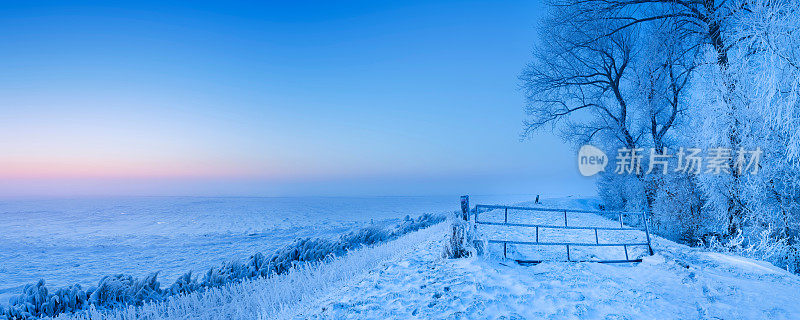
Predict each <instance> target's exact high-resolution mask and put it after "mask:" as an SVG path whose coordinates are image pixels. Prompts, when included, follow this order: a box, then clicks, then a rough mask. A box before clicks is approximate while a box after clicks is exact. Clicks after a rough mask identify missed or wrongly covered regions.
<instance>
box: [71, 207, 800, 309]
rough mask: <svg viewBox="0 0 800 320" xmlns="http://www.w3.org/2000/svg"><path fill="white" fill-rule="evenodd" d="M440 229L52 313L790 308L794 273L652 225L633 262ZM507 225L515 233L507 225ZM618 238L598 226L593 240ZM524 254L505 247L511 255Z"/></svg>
mask: <svg viewBox="0 0 800 320" xmlns="http://www.w3.org/2000/svg"><path fill="white" fill-rule="evenodd" d="M490 201H491V200H485V201H481V200H478V202H481V203H488V202H490ZM491 202H494V201H491ZM528 205H530V204H528ZM543 205H544V206H557V207H571V208H575V209H581V208H583V209H595V208H596V205H597V203H596V202H595V201H594V200H583V199H559V200H546V201H544V204H543ZM487 218H488V216H487ZM570 219H571V220H570V221H573V220H572V217H570ZM574 222H575V223H576V225H578V224H587V225H588V224H595V223H600V224H614V223H618V222H615V221H610V220H606V219H605V218H602V217H599V216H594V215H586V216H583V215H581V216H575V217H574ZM449 229H450V226H449V224H448V223H442V224H439V225H436V226H433V227H431V228H428V229H423V230H420V231H417V232H412V233H410V234H406V235H404V236H402V237H400V238H399V239H397V240H394V241H390V242H387V243H384V244H381V245H377V246H371V247H363V248H360V249H357V250H354V251H351V252H350V253H348V254H347V255H344V256H341V257H336V258H333V259H329V260H328V261H325V262H322V263H311V264H306V265H304V266H303V267H301V268H299V269H295V270H293V271H292V272H290V273H288V274H282V275H278V276H274V277H271V278H268V279H253V280H245V281H243V282H241V283H231V284H229V285H226V286H223V287H218V288H211V289H209V290H206V291H202V292H195V293H192V294H189V295H185V296H172V297H169V298H167V300H165V301H162V302H158V303H149V304H145V305H144V306H142V307H128V308H123V309H113V310H105V311H95V310H89V311H86V312H83V313H79V314H77V315H66V314H65V315H62V316H61V318H64V319H75V318H79V319H87V318H89V319H135V318H147V319H260V318H264V319H309V318H310V319H497V318H503V319H765V318H768V319H798V318H800V277H798V276H796V275H793V274H791V273H788V272H786V271H785V270H782V269H780V268H776V267H774V266H772V265H770V264H768V263H764V262H760V261H755V260H751V259H746V258H741V257H735V256H729V255H723V254H718V253H711V252H706V251H702V250H698V249H694V248H689V247H686V246H683V245H679V244H676V243H674V242H671V241H668V240H665V239H662V238H659V237H655V236H654V237H653V246H654V249H655V250H656V254H655V255H654V256H646V255H645V256H644V257H643V259H644V261H643V262H641V263H626V264H599V263H591V262H580V263H576V262H545V263H541V264H538V265H533V266H520V265H517V264H516V263H514V262H513V261H510V260H505V259H503V258H502V254H501V252H502V251H500V250H499V248H497V247H494V248H492V247H490V248H489V250H488V254H487V255H484V256H480V257H475V256H473V257H469V258H465V259H445V258H443V257H442V251H443V247H444V245H445V243H446V241H447V234H448V230H449ZM481 232H482V236H483V237H486V236H489V235H491V234H490V233H489V231H488V230H483V231H481ZM484 232H486V233H484ZM625 232H629V231H625ZM633 232H634V233H635V232H636V231H633ZM501 235H503V234H501V233H497V234H494V235H492V236H501ZM506 235H508V234H506ZM511 236H513V237H523V236H524V234H522V233H519V232H512V233H511ZM629 236H630V237H638V236H641V234H638V235H637V234H633V235H629ZM619 237H623V238H624V237H628V235H626V236H619ZM591 239H592V240H594V234H592V235H591ZM619 239H621V238H618V236H613V235H607V236H606V239H605V240H606V241H612V240H614V241H616V240H619ZM601 241H603V240H601ZM529 253H530V252H523V251H521V250H520V251H518V250H513V251H512V254H513V255H526V254H529ZM587 254H589V255H591V254H592V253H587ZM606 254H616V253H615V252H611V253H609V252H606ZM642 254H644V253H642ZM515 257H520V258H521V257H522V256H515Z"/></svg>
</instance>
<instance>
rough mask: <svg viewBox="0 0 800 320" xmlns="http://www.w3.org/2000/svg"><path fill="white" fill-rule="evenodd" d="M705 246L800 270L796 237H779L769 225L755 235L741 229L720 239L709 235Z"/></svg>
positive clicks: (799, 256) (790, 269) (792, 269)
mask: <svg viewBox="0 0 800 320" xmlns="http://www.w3.org/2000/svg"><path fill="white" fill-rule="evenodd" d="M703 244H704V245H705V247H706V248H708V249H710V250H713V251H718V252H725V253H732V254H736V255H740V256H743V257H748V258H752V259H757V260H764V261H767V262H770V263H772V264H774V265H776V266H779V267H782V268H785V269H786V270H787V271H789V272H794V273H798V272H800V255H798V249H800V248H798V245H797V239H796V238H794V239H792V238H787V237H781V236H780V235H779V234H777V233H775V232H774V231H773V229H772V228H771V227H769V226H768V227H767V228H766V229H764V230H762V231H761V232H759V233H758V234H757V235H753V236H745V235H744V234H743V233H742V232H741V230H740V231H739V233H737V234H736V236H734V237H730V238H728V239H721V238H717V237H710V238H709V239H708V241H707V242H706V243H703Z"/></svg>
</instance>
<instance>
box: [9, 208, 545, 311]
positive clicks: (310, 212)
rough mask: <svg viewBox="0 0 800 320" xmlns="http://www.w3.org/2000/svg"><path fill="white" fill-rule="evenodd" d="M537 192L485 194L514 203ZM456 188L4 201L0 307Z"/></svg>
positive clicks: (198, 260)
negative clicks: (37, 288)
mask: <svg viewBox="0 0 800 320" xmlns="http://www.w3.org/2000/svg"><path fill="white" fill-rule="evenodd" d="M530 197H531V196H529V195H527V196H485V197H480V196H476V197H475V198H477V199H484V200H487V201H492V202H495V201H499V202H505V203H510V202H515V201H520V200H522V199H530ZM457 208H458V197H457V196H441V197H364V198H344V197H313V198H312V197H307V198H232V197H226V198H207V197H124V198H78V199H4V200H0V305H3V304H5V303H7V302H8V299H9V297H10V296H12V295H14V294H18V293H21V291H22V288H23V286H24V285H25V284H29V283H34V282H36V281H38V280H39V279H44V280H45V281H46V283H47V285H48V287H50V288H57V287H61V286H65V285H70V284H75V283H77V284H81V285H83V286H84V287H88V286H91V285H97V282H98V281H99V280H100V279H101V278H102V277H103V276H106V275H111V274H120V273H123V274H129V275H133V276H135V277H143V276H145V275H147V274H148V273H151V272H155V271H160V273H159V277H158V278H159V280H160V281H161V282H162V283H172V282H173V281H174V280H175V279H176V278H177V277H178V276H180V275H181V274H183V273H185V272H187V271H190V270H194V271H195V273H196V274H197V273H198V272H199V273H202V272H203V271H204V270H206V269H208V268H210V267H216V266H219V265H221V264H222V263H223V262H225V261H230V260H241V259H246V258H247V257H248V256H250V255H252V254H253V253H256V252H262V253H265V254H269V253H272V252H273V251H275V250H276V249H277V248H280V247H282V246H284V245H286V244H288V243H290V242H292V241H293V240H294V239H296V238H298V237H335V236H338V235H340V234H342V233H344V232H347V231H350V230H353V229H357V228H359V227H362V226H364V225H366V224H369V223H370V222H371V221H372V222H374V223H377V224H388V223H394V222H396V221H399V220H400V219H402V218H403V217H405V216H406V215H411V216H418V215H420V214H422V213H441V212H450V211H453V210H456V209H457Z"/></svg>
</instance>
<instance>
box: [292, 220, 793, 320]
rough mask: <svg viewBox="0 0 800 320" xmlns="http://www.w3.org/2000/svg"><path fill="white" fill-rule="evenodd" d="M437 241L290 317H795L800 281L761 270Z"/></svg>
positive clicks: (718, 262) (674, 256)
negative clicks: (482, 254)
mask: <svg viewBox="0 0 800 320" xmlns="http://www.w3.org/2000/svg"><path fill="white" fill-rule="evenodd" d="M444 241H445V235H444V234H436V235H434V236H432V237H430V238H428V239H427V240H425V241H424V242H422V243H420V244H419V245H418V247H417V249H418V250H415V251H413V253H412V254H409V255H406V256H402V257H399V258H398V259H395V260H392V261H386V262H384V263H383V264H381V265H380V267H378V268H376V269H374V270H372V271H370V272H368V274H366V275H365V276H364V277H360V278H354V279H352V280H351V281H350V282H349V283H345V284H344V285H343V286H341V287H338V288H337V289H336V290H333V291H330V292H328V293H327V294H325V295H322V296H321V297H320V298H318V299H315V300H314V301H313V302H311V303H307V304H306V306H305V307H304V308H300V309H296V310H297V311H298V313H296V314H294V315H292V316H289V317H288V318H295V319H301V318H313V319H495V318H504V319H764V318H769V319H800V278H798V277H797V276H795V275H792V274H789V273H787V272H786V271H784V270H781V269H778V268H776V267H774V266H772V265H769V264H767V263H763V262H757V261H754V260H750V259H745V258H739V257H732V256H726V255H721V254H715V253H708V252H703V251H699V250H695V249H692V248H689V247H686V246H682V245H678V244H675V243H673V242H670V241H667V240H664V239H659V238H656V239H655V243H654V245H655V249H656V250H657V251H658V253H657V254H656V255H655V256H652V257H646V258H645V259H644V262H642V263H638V264H617V265H613V264H598V263H567V262H551V263H543V264H539V265H535V266H529V267H522V266H518V265H516V264H514V263H512V262H508V261H502V260H495V259H492V258H474V257H473V258H469V259H461V260H448V259H443V258H441V252H442V247H443V245H444Z"/></svg>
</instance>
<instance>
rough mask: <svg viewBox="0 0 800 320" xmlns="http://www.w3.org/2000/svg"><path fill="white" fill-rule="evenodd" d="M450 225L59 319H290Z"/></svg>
mask: <svg viewBox="0 0 800 320" xmlns="http://www.w3.org/2000/svg"><path fill="white" fill-rule="evenodd" d="M445 230H446V225H445V224H438V225H436V226H433V227H430V228H428V229H423V230H420V231H416V232H412V233H409V234H406V235H404V236H401V237H400V238H398V239H397V240H394V241H391V242H388V243H385V244H382V245H378V246H373V247H363V248H361V249H357V250H354V251H351V252H349V253H348V254H347V255H345V256H342V257H337V258H332V259H328V260H327V261H324V262H318V263H310V264H305V265H303V266H301V267H299V268H295V269H292V270H290V271H289V272H288V273H286V274H283V275H280V276H276V277H271V278H260V279H254V280H246V281H243V282H239V283H232V284H229V285H226V286H222V287H218V288H213V289H210V290H208V291H204V292H197V293H193V294H189V295H183V296H173V297H170V298H168V299H167V300H165V301H163V302H156V303H148V304H145V305H144V306H142V307H127V308H123V309H113V310H107V311H98V310H95V309H92V310H89V311H86V312H82V313H79V314H72V315H61V316H59V317H57V318H56V319H268V318H280V317H286V316H287V315H290V314H292V313H293V312H294V311H295V310H296V309H297V308H298V305H300V304H301V303H303V304H308V303H311V302H313V301H316V300H315V299H316V297H317V296H318V295H320V294H323V293H325V292H332V291H334V290H337V289H339V288H341V287H342V285H343V284H345V283H349V282H351V281H358V280H359V279H362V278H363V277H364V276H365V275H367V274H369V272H370V271H371V270H374V269H376V268H378V267H379V266H382V265H384V264H386V263H391V261H396V260H397V259H401V258H402V257H406V256H409V255H411V254H413V253H414V252H418V251H424V250H425V249H426V248H425V247H426V246H427V245H428V244H430V243H429V239H436V238H439V235H441V234H444V231H445Z"/></svg>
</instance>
